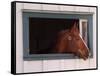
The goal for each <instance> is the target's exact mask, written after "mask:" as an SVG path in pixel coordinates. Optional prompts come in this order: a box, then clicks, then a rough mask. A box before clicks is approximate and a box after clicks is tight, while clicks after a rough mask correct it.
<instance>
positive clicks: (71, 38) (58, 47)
mask: <svg viewBox="0 0 100 76" xmlns="http://www.w3.org/2000/svg"><path fill="white" fill-rule="evenodd" d="M77 25H78V23H77V22H74V24H73V26H72V27H71V28H70V29H67V30H66V29H65V30H62V31H60V32H59V33H58V34H57V39H56V41H55V46H54V47H53V49H52V50H53V51H55V52H57V53H67V54H68V53H70V54H74V55H75V56H78V57H79V58H82V59H84V60H86V59H88V57H89V48H88V46H87V44H86V43H85V42H84V40H83V38H82V36H81V35H80V33H79V29H78V27H77Z"/></svg>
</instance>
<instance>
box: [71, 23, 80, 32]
mask: <svg viewBox="0 0 100 76" xmlns="http://www.w3.org/2000/svg"><path fill="white" fill-rule="evenodd" d="M77 24H78V23H77V22H74V25H73V27H72V28H71V32H72V33H79V30H78V27H77Z"/></svg>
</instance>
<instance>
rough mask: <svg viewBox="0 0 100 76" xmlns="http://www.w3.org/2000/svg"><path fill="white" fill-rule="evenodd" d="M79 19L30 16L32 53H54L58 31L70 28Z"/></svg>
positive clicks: (30, 46)
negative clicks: (53, 48)
mask: <svg viewBox="0 0 100 76" xmlns="http://www.w3.org/2000/svg"><path fill="white" fill-rule="evenodd" d="M75 21H78V19H55V18H33V17H30V18H29V48H30V51H29V53H30V54H52V53H54V52H53V51H52V50H51V49H52V47H53V46H54V42H55V40H56V38H57V34H58V32H60V31H61V30H67V29H70V28H71V27H72V26H73V23H74V22H75Z"/></svg>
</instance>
